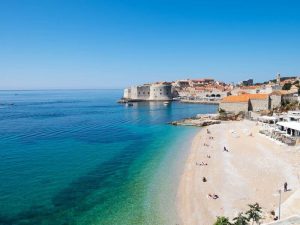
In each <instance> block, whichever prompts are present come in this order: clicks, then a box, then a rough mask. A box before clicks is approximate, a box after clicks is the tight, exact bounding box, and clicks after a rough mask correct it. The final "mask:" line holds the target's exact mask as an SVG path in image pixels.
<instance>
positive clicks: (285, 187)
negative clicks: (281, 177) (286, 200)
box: [283, 182, 288, 192]
mask: <svg viewBox="0 0 300 225" xmlns="http://www.w3.org/2000/svg"><path fill="white" fill-rule="evenodd" d="M287 186H288V184H287V182H285V183H284V185H283V189H284V192H287V191H288V188H287Z"/></svg>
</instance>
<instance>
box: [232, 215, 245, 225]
mask: <svg viewBox="0 0 300 225" xmlns="http://www.w3.org/2000/svg"><path fill="white" fill-rule="evenodd" d="M233 221H234V223H233V224H234V225H248V222H249V219H248V217H246V216H245V215H244V213H239V214H238V216H237V217H234V218H233Z"/></svg>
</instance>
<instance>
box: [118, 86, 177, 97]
mask: <svg viewBox="0 0 300 225" xmlns="http://www.w3.org/2000/svg"><path fill="white" fill-rule="evenodd" d="M123 98H124V99H126V100H131V101H169V100H172V98H173V91H172V85H171V84H170V83H168V82H160V83H153V84H144V85H139V86H132V87H131V88H126V89H124V94H123Z"/></svg>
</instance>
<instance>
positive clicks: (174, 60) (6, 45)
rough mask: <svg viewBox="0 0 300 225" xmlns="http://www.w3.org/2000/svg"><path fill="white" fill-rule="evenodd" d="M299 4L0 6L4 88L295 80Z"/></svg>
mask: <svg viewBox="0 0 300 225" xmlns="http://www.w3.org/2000/svg"><path fill="white" fill-rule="evenodd" d="M299 12H300V3H298V2H297V1H288V0H286V1H276V0H274V1H263V0H261V1H256V0H252V1H246V0H243V1H230V0H227V1H217V0H215V1H214V0H205V1H201V0H198V1H192V0H190V1H189V0H185V1H177V0H173V1H171V0H169V1H168V0H161V1H158V0H151V1H150V0H149V1H142V0H139V1H138V0H131V1H129V0H128V1H126V0H123V1H121V0H119V1H118V0H105V1H101V0H98V1H91V0H90V1H83V0H82V1H80V0H70V1H63V0H60V1H56V0H49V1H47V0H42V1H40V0H36V1H30V0H19V1H17V0H2V1H0V89H43V88H46V89H49V88H122V87H126V86H128V85H131V84H138V83H144V82H151V81H161V80H169V81H171V80H176V79H181V78H200V77H214V78H216V79H218V80H222V81H226V82H231V81H233V82H236V81H239V80H242V79H247V78H250V77H252V78H254V79H255V81H263V80H268V79H272V78H273V77H274V76H275V75H276V73H278V72H280V73H281V74H282V75H300V70H299V65H300V51H299V50H300V13H299Z"/></svg>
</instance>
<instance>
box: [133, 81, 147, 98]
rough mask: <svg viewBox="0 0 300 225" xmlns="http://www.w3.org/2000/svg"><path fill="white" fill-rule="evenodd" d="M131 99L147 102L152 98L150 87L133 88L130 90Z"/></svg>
mask: <svg viewBox="0 0 300 225" xmlns="http://www.w3.org/2000/svg"><path fill="white" fill-rule="evenodd" d="M130 93H131V94H130V99H134V100H147V99H149V97H150V85H147V84H145V85H140V86H133V87H131V88H130Z"/></svg>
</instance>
